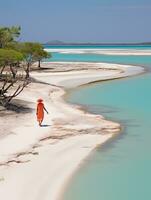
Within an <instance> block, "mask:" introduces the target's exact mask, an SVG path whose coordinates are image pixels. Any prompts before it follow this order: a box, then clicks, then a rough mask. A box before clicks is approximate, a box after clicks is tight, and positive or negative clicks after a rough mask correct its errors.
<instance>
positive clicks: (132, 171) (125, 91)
mask: <svg viewBox="0 0 151 200" xmlns="http://www.w3.org/2000/svg"><path fill="white" fill-rule="evenodd" d="M58 56H59V55H58ZM60 56H63V55H62V54H60ZM66 56H69V57H70V56H72V59H73V60H75V58H76V57H77V55H66ZM85 56H87V57H85ZM93 56H94V55H80V57H79V58H78V59H79V60H78V61H81V59H82V61H87V59H89V60H88V61H94V57H93ZM97 56H98V55H97ZM80 58H81V59H80ZM95 58H96V60H95V61H96V62H98V61H100V59H104V58H105V59H106V60H104V62H105V61H106V62H114V63H116V62H117V63H124V64H139V65H143V66H145V67H147V68H148V69H150V68H151V57H149V56H148V57H146V56H105V57H104V56H102V57H101V58H100V57H99V58H98V57H95ZM70 59H71V57H70ZM72 59H71V60H72ZM73 60H72V61H73ZM68 101H69V102H71V103H77V104H81V105H83V106H85V107H86V108H87V109H88V110H89V111H91V112H93V113H97V114H103V115H104V116H105V117H106V118H107V119H110V120H113V121H117V122H120V123H121V125H122V126H123V131H122V132H121V134H120V135H118V136H117V137H115V138H113V139H112V140H110V141H109V142H107V143H106V144H105V145H103V146H102V147H100V148H97V149H96V150H95V151H94V152H93V153H92V154H91V156H90V157H88V158H87V159H86V161H85V162H84V164H83V166H82V167H81V169H80V170H79V171H78V172H77V173H76V174H75V176H74V177H73V180H72V181H71V183H70V185H69V186H68V188H67V190H66V192H65V195H64V198H63V199H64V200H150V199H151V173H150V170H151V106H150V105H151V75H150V73H148V74H144V75H141V76H138V77H132V78H126V79H121V80H114V81H108V82H103V83H97V84H92V85H89V86H83V87H80V88H77V89H75V90H74V91H73V92H70V93H69V100H68Z"/></svg>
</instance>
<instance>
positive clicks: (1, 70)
mask: <svg viewBox="0 0 151 200" xmlns="http://www.w3.org/2000/svg"><path fill="white" fill-rule="evenodd" d="M4 69H5V65H4V66H3V67H2V69H1V72H0V74H2V73H3V71H4Z"/></svg>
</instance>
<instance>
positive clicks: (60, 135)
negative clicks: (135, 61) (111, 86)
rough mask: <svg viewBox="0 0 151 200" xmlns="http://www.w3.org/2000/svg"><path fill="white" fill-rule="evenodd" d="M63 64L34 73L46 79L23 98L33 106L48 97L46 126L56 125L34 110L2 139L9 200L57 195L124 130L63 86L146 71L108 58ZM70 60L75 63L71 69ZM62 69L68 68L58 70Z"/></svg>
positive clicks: (4, 190) (0, 173)
mask: <svg viewBox="0 0 151 200" xmlns="http://www.w3.org/2000/svg"><path fill="white" fill-rule="evenodd" d="M46 65H47V66H49V65H50V63H49V64H48V63H46V64H44V67H45V66H46ZM51 65H53V66H55V63H54V64H51ZM57 65H58V67H57ZM59 65H60V63H58V64H57V63H56V67H55V69H56V70H55V69H51V70H49V69H48V70H46V72H41V71H39V72H33V73H32V76H33V77H34V78H36V79H37V80H38V81H41V83H31V84H30V85H29V86H28V87H27V88H26V89H25V91H24V92H23V93H21V95H20V96H19V97H18V98H19V99H20V100H24V101H27V102H30V104H28V106H29V107H31V108H32V109H34V108H35V102H36V100H37V98H39V96H40V97H43V98H44V99H45V104H46V107H47V109H48V110H49V112H50V116H46V120H45V125H51V126H50V127H49V126H46V127H43V128H39V127H38V126H37V125H36V121H35V110H33V112H32V113H28V114H26V115H25V116H22V119H23V120H22V121H20V125H18V126H17V128H14V129H13V130H12V133H11V134H9V135H7V136H6V137H4V138H3V139H1V140H0V164H1V167H0V178H1V179H0V180H1V181H0V196H1V197H3V199H5V200H10V199H11V200H20V199H21V200H27V199H28V200H41V199H43V200H50V199H51V200H56V199H58V198H59V195H60V192H61V190H62V189H63V187H64V184H65V182H66V181H67V180H68V179H69V177H70V176H71V175H72V173H73V172H74V170H75V169H77V167H78V166H79V164H80V163H81V162H82V160H83V159H84V158H85V157H86V156H87V155H88V154H89V153H90V152H91V151H92V150H93V149H94V148H95V147H96V146H97V145H100V144H102V143H104V142H105V141H107V140H108V139H109V138H111V137H112V136H113V135H114V134H117V133H118V132H119V130H120V125H119V124H118V123H114V122H110V121H107V120H105V119H104V118H103V117H102V116H100V115H93V114H90V113H87V112H85V111H82V110H80V109H79V107H78V106H73V105H69V104H67V103H66V102H65V101H64V100H63V98H62V96H63V95H64V94H65V90H64V89H66V88H74V87H77V86H79V85H82V84H87V83H90V82H93V81H98V80H106V79H113V78H121V77H125V76H130V75H134V74H139V73H143V71H144V70H143V68H141V67H134V66H124V65H116V64H105V63H76V64H75V65H76V70H75V66H74V63H61V66H60V67H59ZM67 65H71V66H70V70H69V68H68V67H67ZM81 66H82V68H81ZM50 68H51V66H50ZM81 69H82V70H81ZM62 70H65V72H59V71H62ZM55 71H58V72H55ZM42 82H43V83H42ZM46 83H47V84H46ZM49 84H50V85H49ZM14 123H17V119H16V118H15V119H14ZM18 163H20V164H18ZM16 188H17V190H16Z"/></svg>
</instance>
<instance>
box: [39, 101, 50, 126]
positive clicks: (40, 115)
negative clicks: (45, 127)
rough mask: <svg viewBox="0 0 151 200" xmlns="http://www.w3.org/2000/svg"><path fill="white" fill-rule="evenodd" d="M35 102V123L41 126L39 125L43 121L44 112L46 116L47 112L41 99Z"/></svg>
mask: <svg viewBox="0 0 151 200" xmlns="http://www.w3.org/2000/svg"><path fill="white" fill-rule="evenodd" d="M37 102H38V104H37V113H36V114H37V121H38V122H39V126H41V123H42V121H43V119H44V110H45V111H46V112H47V114H48V111H47V110H46V108H45V106H44V104H43V100H42V99H38V100H37Z"/></svg>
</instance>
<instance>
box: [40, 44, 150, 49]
mask: <svg viewBox="0 0 151 200" xmlns="http://www.w3.org/2000/svg"><path fill="white" fill-rule="evenodd" d="M44 47H45V48H49V49H150V48H151V45H44Z"/></svg>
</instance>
